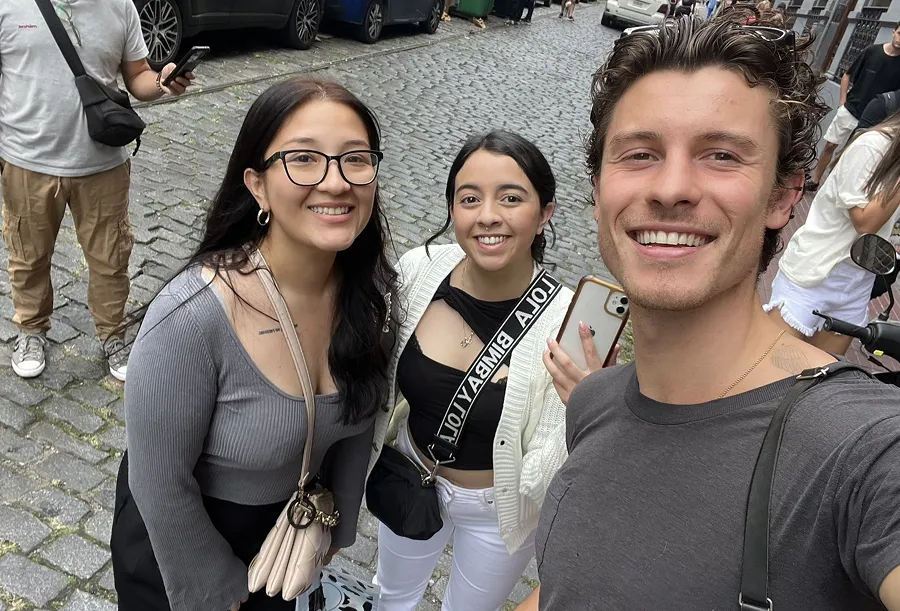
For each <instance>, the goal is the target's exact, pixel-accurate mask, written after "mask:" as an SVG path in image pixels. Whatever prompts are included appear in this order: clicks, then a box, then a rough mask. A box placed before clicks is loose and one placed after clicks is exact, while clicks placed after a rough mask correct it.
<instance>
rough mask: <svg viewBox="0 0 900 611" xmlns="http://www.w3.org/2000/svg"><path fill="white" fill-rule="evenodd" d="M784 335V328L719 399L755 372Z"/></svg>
mask: <svg viewBox="0 0 900 611" xmlns="http://www.w3.org/2000/svg"><path fill="white" fill-rule="evenodd" d="M783 335H784V331H783V330H782V332H781V333H779V334H778V337H776V338H775V341H774V342H772V345H771V346H769V347H768V348H767V349H766V351H765V352H763V354H762V356H761V357H759V358H758V359H757V360H756V362H755V363H753V365H751V366H750V369H748V370H747V371H745V372H744V375H742V376H741V377H739V378H738V379H737V380H735V381H734V382H732V383H731V385H730V386H729V387H728V388H726V389H725V392H723V393H722V394H721V395H719V396H718V397H717V399H722V398H724V397H725V395H727V394H728V393H730V392H731V391H732V389H734V387H735V386H737V385H738V384H740V383H741V382H743V381H744V378H746V377H747V376H748V375H750V374H751V373H752V372H753V370H754V369H756V368H757V366H758V365H759V364H760V363H762V362H763V361H764V360H766V357H767V356H769V353H770V352H772V349H773V348H774V347H775V346H776V345H777V344H778V342H779V341H780V340H781V337H782V336H783Z"/></svg>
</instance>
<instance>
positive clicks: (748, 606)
mask: <svg viewBox="0 0 900 611" xmlns="http://www.w3.org/2000/svg"><path fill="white" fill-rule="evenodd" d="M738 604H739V605H740V610H741V611H772V599H771V598H767V599H766V602H764V603H757V602H752V601H750V600H748V599H745V598H744V595H743V594H738Z"/></svg>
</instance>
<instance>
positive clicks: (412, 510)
mask: <svg viewBox="0 0 900 611" xmlns="http://www.w3.org/2000/svg"><path fill="white" fill-rule="evenodd" d="M560 289H561V285H560V283H559V282H558V281H557V280H556V279H554V278H553V277H552V276H550V275H549V274H548V273H547V271H546V270H541V271H540V273H538V275H537V276H536V277H535V279H534V280H533V281H532V283H531V285H530V286H529V287H528V289H526V291H525V294H524V295H523V296H522V298H521V299H520V300H519V303H517V304H516V307H515V308H514V309H513V311H512V312H511V313H510V315H509V316H508V317H507V318H506V320H505V321H503V324H502V325H500V328H499V329H498V330H497V332H496V333H495V334H494V337H493V338H491V341H489V342H488V343H487V344H485V346H484V348H482V350H481V352H480V353H479V354H478V356H477V357H476V358H475V361H474V362H473V363H472V365H471V366H470V367H469V370H468V371H467V372H466V375H465V376H464V377H463V381H462V383H461V384H460V385H459V388H458V389H457V390H456V393H454V396H453V399H452V400H451V401H450V405H449V406H448V407H447V412H446V413H445V414H444V418H443V420H442V421H441V425H440V427H439V428H438V432H437V434H436V435H435V436H434V439H433V441H432V443H431V444H430V445H429V446H428V454H429V455H430V456H431V460H432V461H433V462H434V468H433V469H432V470H431V472H430V473H429V472H426V471H423V469H422V468H421V467H420V466H419V464H418V463H416V462H415V461H414V460H413V459H412V458H410V457H408V456H406V455H405V454H403V453H402V452H400V451H399V450H397V449H395V448H392V447H390V446H388V445H385V446H384V447H383V448H382V450H381V456H380V457H379V458H378V461H377V462H376V463H375V467H374V468H373V469H372V473H371V474H370V475H369V481H368V483H367V484H366V506H367V507H368V509H369V511H370V512H371V513H372V514H373V515H374V516H375V517H376V518H378V519H379V520H380V521H381V523H382V524H384V525H385V526H387V527H388V528H390V529H391V530H392V531H393V532H394V533H395V534H397V535H400V536H401V537H406V538H407V539H415V540H417V541H425V540H427V539H430V538H431V537H433V536H434V535H435V533H437V532H438V531H439V530H440V529H441V528H443V526H444V521H443V520H442V519H441V508H440V502H439V500H438V495H437V491H436V490H435V488H434V484H435V481H436V478H437V471H438V467H439V466H441V465H448V464H451V463H452V462H453V461H454V460H456V456H455V455H456V452H457V451H458V450H459V438H460V436H461V435H462V431H463V427H465V425H466V419H467V418H468V416H469V412H470V411H471V410H472V406H473V405H474V404H475V400H476V399H477V398H478V395H479V394H481V391H482V389H483V388H484V387H485V385H486V383H487V382H488V381H490V380H491V379H493V377H494V375H496V373H497V371H498V370H499V369H500V367H501V366H502V365H503V362H504V361H505V360H506V357H507V355H509V354H510V353H511V352H512V351H513V348H515V347H516V345H517V344H518V343H519V341H520V340H521V339H522V337H523V336H524V335H525V333H527V332H528V329H530V328H531V326H532V325H533V324H534V322H535V321H536V320H537V319H538V317H540V315H541V313H542V312H543V311H544V310H545V309H546V308H547V306H548V305H550V302H551V301H553V298H554V297H555V296H556V295H557V293H559V291H560Z"/></svg>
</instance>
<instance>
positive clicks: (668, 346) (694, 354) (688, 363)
mask: <svg viewBox="0 0 900 611" xmlns="http://www.w3.org/2000/svg"><path fill="white" fill-rule="evenodd" d="M752 280H753V279H752V278H749V279H748V280H747V281H746V282H745V283H744V284H743V285H739V286H737V287H735V288H734V289H732V290H731V291H729V292H728V293H726V294H723V295H720V296H719V297H717V298H715V299H713V300H711V301H709V302H707V303H706V304H704V305H703V306H702V307H700V308H698V309H695V310H690V311H685V312H661V311H658V310H646V309H643V308H641V307H640V306H638V305H637V304H634V303H633V302H632V306H631V318H632V322H633V325H634V352H635V364H636V367H637V375H638V381H639V383H640V388H641V393H642V394H644V395H645V396H647V397H650V398H651V399H654V400H656V401H660V402H662V403H670V404H678V405H690V404H696V403H703V402H706V401H711V400H713V399H716V398H717V397H718V396H719V395H720V394H721V393H722V392H723V391H725V389H726V388H728V385H729V384H731V383H732V382H734V381H736V380H737V379H738V378H739V377H740V376H742V375H743V374H745V372H747V370H748V369H749V368H750V367H751V366H752V365H753V364H754V363H755V362H756V361H757V360H758V359H759V358H760V356H762V355H763V354H764V353H765V351H766V349H767V348H769V347H770V346H771V345H772V343H773V341H774V340H775V338H776V337H778V335H779V333H780V331H781V329H780V328H779V327H778V326H777V325H776V324H775V323H774V322H772V321H771V320H770V319H769V317H768V316H767V315H766V314H765V312H763V309H762V305H761V303H760V301H759V297H758V295H757V294H756V287H755V284H753V283H752ZM774 381H775V380H774V379H772V380H764V381H763V383H769V382H774ZM744 390H746V389H744Z"/></svg>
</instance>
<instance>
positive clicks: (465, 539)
mask: <svg viewBox="0 0 900 611" xmlns="http://www.w3.org/2000/svg"><path fill="white" fill-rule="evenodd" d="M397 449H398V450H400V451H401V452H403V453H404V454H406V455H407V456H411V457H415V453H414V452H413V450H412V446H411V444H410V441H409V436H408V433H407V431H406V427H403V428H401V429H400V433H399V435H398V438H397ZM437 490H438V496H439V498H440V500H441V517H442V518H443V520H444V527H443V528H442V529H441V530H440V531H439V532H438V533H437V534H435V535H434V536H433V537H432V538H431V539H429V540H428V541H414V540H412V539H407V538H405V537H400V536H397V535H395V534H394V533H393V532H392V531H391V530H390V529H389V528H388V527H386V526H385V525H384V524H380V525H379V528H378V572H377V574H376V575H375V583H377V584H378V585H379V586H381V601H380V603H379V607H378V609H379V611H413V610H414V609H415V608H416V605H417V604H418V603H419V601H420V600H422V595H423V594H424V593H425V588H426V587H427V586H428V581H429V580H430V579H431V574H432V573H433V572H434V568H435V566H436V565H437V562H438V559H439V558H440V556H441V554H442V553H443V551H444V548H445V547H446V546H447V543H448V542H449V541H450V540H451V539H452V541H453V566H452V569H451V572H450V581H449V583H448V584H447V590H446V592H445V594H444V600H443V603H442V604H441V609H442V611H499V609H501V608H502V607H503V603H504V602H505V601H506V599H507V597H508V596H509V595H510V593H511V592H512V590H513V588H514V587H515V585H516V582H517V581H518V580H519V578H520V577H521V576H522V572H523V571H524V570H525V566H526V565H527V564H528V561H529V560H530V559H531V556H532V555H533V554H534V534H533V533H532V535H531V538H530V539H529V540H528V541H526V542H525V544H524V545H523V546H522V547H521V548H520V549H519V551H517V552H516V553H514V554H513V555H512V556H510V555H509V552H507V551H506V545H505V544H504V543H503V539H501V538H500V533H499V526H498V522H497V510H496V507H495V506H494V491H493V489H492V488H486V489H483V490H470V489H467V488H460V487H458V486H454V485H453V484H451V483H450V482H448V481H447V480H446V479H444V478H438V482H437Z"/></svg>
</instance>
